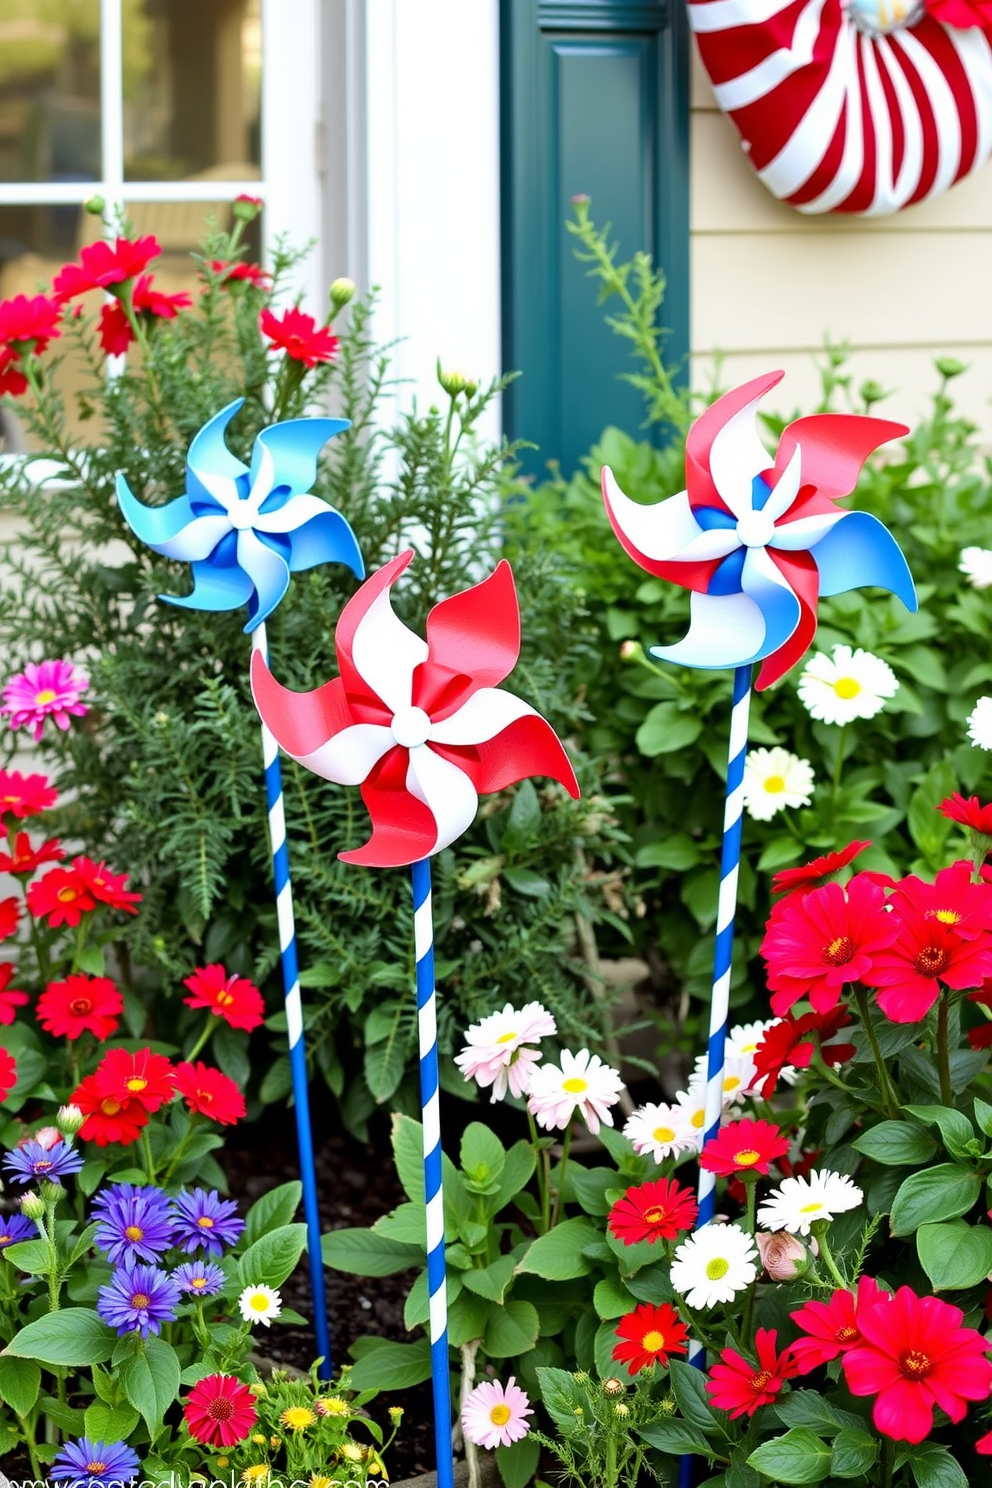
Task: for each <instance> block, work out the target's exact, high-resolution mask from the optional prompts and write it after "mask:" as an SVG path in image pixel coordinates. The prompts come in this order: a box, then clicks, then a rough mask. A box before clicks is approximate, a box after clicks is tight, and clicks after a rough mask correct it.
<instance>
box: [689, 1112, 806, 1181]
mask: <svg viewBox="0 0 992 1488" xmlns="http://www.w3.org/2000/svg"><path fill="white" fill-rule="evenodd" d="M788 1150H789V1143H788V1139H787V1138H786V1137H783V1135H782V1133H781V1131H780V1130H779V1128H778V1127H777V1126H773V1125H772V1123H771V1122H770V1121H750V1120H744V1121H730V1122H728V1123H727V1125H726V1126H724V1127H722V1128H721V1129H720V1131H718V1132H717V1134H716V1136H715V1137H711V1138H710V1140H709V1141H708V1142H707V1143H706V1146H705V1147H704V1148H703V1150H702V1152H701V1153H700V1155H699V1165H700V1167H701V1168H705V1169H706V1170H707V1172H709V1173H716V1174H718V1175H721V1176H722V1177H724V1178H727V1177H729V1176H730V1174H731V1173H767V1172H768V1164H769V1163H770V1162H773V1161H774V1159H775V1158H776V1157H782V1156H783V1155H784V1154H785V1153H786V1152H788Z"/></svg>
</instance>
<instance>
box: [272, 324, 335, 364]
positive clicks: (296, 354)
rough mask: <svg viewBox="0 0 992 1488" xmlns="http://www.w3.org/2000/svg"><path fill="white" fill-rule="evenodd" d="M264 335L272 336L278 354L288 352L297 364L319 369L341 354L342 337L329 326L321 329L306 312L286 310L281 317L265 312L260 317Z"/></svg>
mask: <svg viewBox="0 0 992 1488" xmlns="http://www.w3.org/2000/svg"><path fill="white" fill-rule="evenodd" d="M258 323H259V326H260V327H261V329H262V334H263V335H265V336H268V338H269V340H270V341H271V342H272V345H273V346H274V347H275V348H276V349H277V350H278V351H284V352H285V353H286V355H287V356H288V357H291V358H292V359H293V361H294V362H302V363H303V365H304V366H305V367H316V365H317V363H318V362H330V361H332V360H333V358H334V357H335V356H336V355H337V349H338V338H337V336H335V335H332V333H331V332H330V331H329V330H328V328H327V326H319V327H318V325H317V322H316V321H315V320H314V318H313V316H312V315H307V314H306V313H305V312H304V311H303V310H286V311H285V312H284V313H283V314H282V315H281V316H280V315H273V313H272V311H271V310H263V311H262V313H261V315H260V316H259V318H258Z"/></svg>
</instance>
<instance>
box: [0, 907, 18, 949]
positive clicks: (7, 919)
mask: <svg viewBox="0 0 992 1488" xmlns="http://www.w3.org/2000/svg"><path fill="white" fill-rule="evenodd" d="M20 917H21V910H20V905H19V904H18V902H17V900H16V899H14V898H13V897H11V898H10V899H0V940H9V939H10V937H11V936H12V935H13V933H14V931H15V930H16V929H17V922H18V920H19V919H20Z"/></svg>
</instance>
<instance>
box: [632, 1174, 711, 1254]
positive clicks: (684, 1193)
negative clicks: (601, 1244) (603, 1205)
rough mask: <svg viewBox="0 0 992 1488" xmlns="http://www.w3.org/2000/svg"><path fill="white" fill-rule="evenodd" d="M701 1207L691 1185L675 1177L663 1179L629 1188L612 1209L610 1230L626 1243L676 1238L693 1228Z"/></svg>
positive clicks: (634, 1243) (633, 1243)
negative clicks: (690, 1189)
mask: <svg viewBox="0 0 992 1488" xmlns="http://www.w3.org/2000/svg"><path fill="white" fill-rule="evenodd" d="M697 1213H698V1206H697V1204H696V1201H695V1199H694V1198H693V1196H692V1194H691V1193H690V1192H689V1190H688V1189H687V1188H682V1186H681V1185H680V1184H678V1183H676V1182H675V1180H674V1179H672V1178H659V1179H658V1180H657V1182H654V1183H642V1184H641V1186H640V1187H639V1188H628V1190H627V1192H626V1193H625V1194H624V1196H623V1198H622V1199H620V1200H619V1201H618V1202H617V1203H616V1204H614V1205H613V1208H612V1209H611V1210H610V1231H611V1232H612V1234H614V1235H615V1236H616V1237H617V1239H618V1240H622V1241H623V1243H624V1244H625V1245H636V1243H637V1242H638V1241H639V1240H651V1241H654V1240H674V1238H675V1236H676V1235H678V1234H680V1233H681V1232H682V1231H683V1230H691V1229H692V1226H693V1224H694V1223H695V1220H696V1214H697Z"/></svg>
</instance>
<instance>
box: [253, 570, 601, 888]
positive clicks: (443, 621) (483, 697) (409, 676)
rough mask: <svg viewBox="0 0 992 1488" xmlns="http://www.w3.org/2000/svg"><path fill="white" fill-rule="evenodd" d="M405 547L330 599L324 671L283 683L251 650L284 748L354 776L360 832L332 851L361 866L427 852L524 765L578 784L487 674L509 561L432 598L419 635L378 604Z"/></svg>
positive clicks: (546, 737) (505, 629)
mask: <svg viewBox="0 0 992 1488" xmlns="http://www.w3.org/2000/svg"><path fill="white" fill-rule="evenodd" d="M412 557H413V553H412V552H406V553H401V554H400V555H399V556H398V557H396V558H394V559H392V561H391V562H389V563H387V564H386V565H385V567H384V568H381V569H380V570H379V571H378V573H375V574H373V575H372V577H371V578H369V579H367V580H366V582H365V583H364V584H363V585H362V587H361V589H359V591H358V593H357V594H356V595H355V596H354V597H353V598H352V599H351V600H350V601H349V602H348V604H347V605H346V606H345V608H344V610H343V611H342V612H341V617H340V619H339V620H338V623H337V629H336V631H335V637H334V640H335V647H336V650H337V657H338V669H339V672H340V675H339V676H337V677H335V678H334V679H333V681H331V682H327V683H325V685H324V686H323V687H319V688H317V690H316V691H315V692H303V693H300V692H291V691H289V690H288V689H287V688H285V687H283V686H282V685H281V684H280V683H278V682H277V681H276V680H275V678H274V677H273V676H272V674H271V672H270V671H269V669H268V667H267V666H266V664H265V662H264V661H263V660H262V657H261V656H260V654H259V653H258V652H257V651H256V652H255V654H254V656H253V657H252V672H251V680H252V691H253V693H254V697H255V704H256V706H257V708H258V711H259V713H260V714H261V716H262V720H263V722H264V723H265V724H266V725H267V727H268V728H269V729H270V730H271V731H272V733H273V734H274V736H275V738H276V739H277V741H278V743H279V744H280V745H281V747H282V748H283V749H284V750H285V751H286V753H287V754H288V755H289V756H290V757H291V758H292V759H295V760H298V761H299V763H300V764H301V765H305V766H306V768H307V769H308V770H312V771H313V772H314V773H315V774H316V775H321V776H323V777H324V779H325V780H333V781H336V782H337V783H338V784H339V785H360V786H361V788H362V799H363V800H364V802H365V805H366V806H367V807H368V811H369V815H370V816H371V818H372V836H371V837H370V838H369V840H368V842H366V843H365V844H364V845H363V846H362V847H359V848H356V849H355V850H354V851H352V852H343V853H341V854H340V856H341V857H342V858H343V859H344V860H345V861H346V862H349V863H361V864H363V865H365V866H366V867H370V868H398V867H401V866H403V865H405V864H409V863H415V862H418V861H419V860H420V859H422V858H427V857H431V856H432V855H433V854H434V853H438V852H440V851H441V849H442V848H444V847H447V846H449V844H450V843H452V842H454V840H455V838H456V837H460V836H461V834H462V833H463V832H464V831H465V830H466V828H467V827H469V826H470V825H471V823H472V821H473V820H474V818H475V813H476V810H477V807H478V798H479V796H480V795H484V794H486V793H487V792H489V791H498V790H502V789H503V787H504V786H507V785H511V784H512V783H513V782H514V781H516V780H522V779H523V778H524V777H525V776H527V775H548V776H550V777H551V778H552V779H553V780H557V781H560V783H561V784H562V785H564V786H565V788H566V790H567V791H568V792H569V794H570V795H572V796H575V797H577V796H578V794H579V787H578V784H577V782H576V779H575V773H574V771H573V769H572V766H571V764H570V763H569V760H568V756H567V755H566V753H565V750H564V748H563V747H562V744H561V741H560V740H559V738H558V736H557V734H556V733H555V732H554V730H553V729H552V727H551V725H550V724H549V723H548V722H547V721H546V720H545V719H543V718H542V717H541V716H540V714H539V713H536V712H535V711H534V709H533V708H532V707H530V705H529V704H528V703H525V702H524V701H523V700H522V699H521V698H518V697H516V696H514V694H513V693H512V692H506V691H504V690H503V689H502V688H501V687H499V686H497V684H498V683H499V682H502V680H503V678H504V677H506V676H507V675H508V673H509V672H511V671H512V669H513V667H514V665H515V664H516V660H517V656H518V655H519V651H520V611H519V609H518V607H517V594H516V589H515V587H514V583H513V574H512V572H511V570H510V565H509V564H508V563H506V562H502V563H500V564H499V565H498V567H497V568H496V570H495V572H494V573H492V574H490V576H489V578H488V579H484V580H483V582H482V583H481V584H475V585H473V586H472V588H470V589H465V590H463V591H462V592H461V593H460V594H455V595H452V596H451V598H450V599H445V600H442V601H441V603H440V604H438V605H436V606H435V607H434V609H433V610H432V611H431V613H430V614H429V615H428V617H427V627H426V628H427V639H426V641H424V640H421V638H420V636H418V635H415V634H414V633H413V631H411V630H409V629H408V628H407V627H406V626H405V625H404V624H403V623H402V621H401V620H399V619H398V618H397V617H396V615H395V614H394V613H393V609H392V605H391V604H390V589H391V587H392V585H393V584H394V583H395V581H396V580H397V579H398V578H399V576H400V574H401V573H402V572H403V570H404V569H405V568H406V566H407V564H408V563H409V562H410V560H411V558H412Z"/></svg>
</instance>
